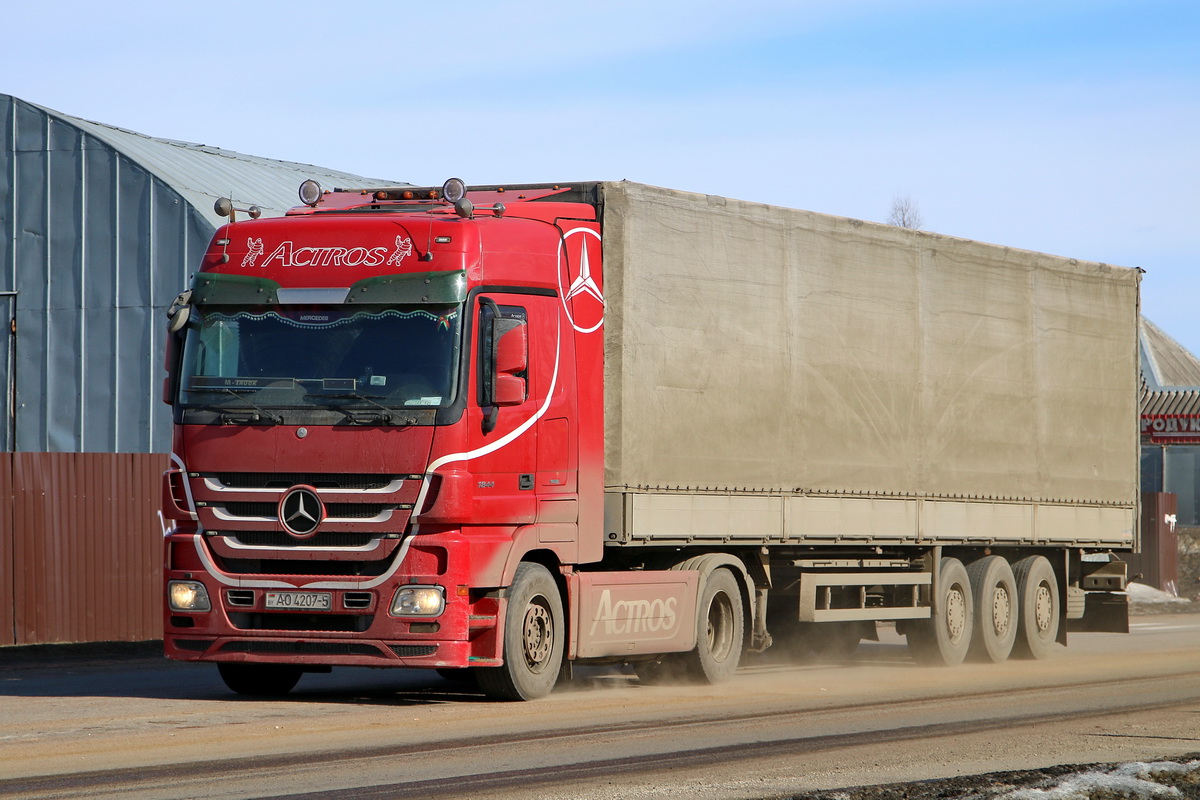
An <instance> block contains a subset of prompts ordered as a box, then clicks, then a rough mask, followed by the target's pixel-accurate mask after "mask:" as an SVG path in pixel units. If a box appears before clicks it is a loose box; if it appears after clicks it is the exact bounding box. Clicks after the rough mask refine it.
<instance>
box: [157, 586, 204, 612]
mask: <svg viewBox="0 0 1200 800" xmlns="http://www.w3.org/2000/svg"><path fill="white" fill-rule="evenodd" d="M167 602H169V603H170V605H171V610H172V611H210V610H212V604H211V603H209V602H208V590H207V589H205V588H204V584H203V583H200V582H199V581H168V582H167Z"/></svg>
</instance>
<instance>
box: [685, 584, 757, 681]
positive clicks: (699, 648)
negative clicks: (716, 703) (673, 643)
mask: <svg viewBox="0 0 1200 800" xmlns="http://www.w3.org/2000/svg"><path fill="white" fill-rule="evenodd" d="M744 638H745V621H744V620H743V618H742V592H741V589H740V588H739V587H738V582H737V579H736V578H734V577H733V573H731V572H730V571H729V570H727V569H717V570H714V571H713V572H712V574H710V575H709V576H708V580H707V581H705V583H704V593H703V594H701V595H700V603H699V604H698V606H697V608H696V649H695V650H692V651H691V652H689V653H685V654H684V655H683V664H684V667H685V671H686V673H687V675H688V677H690V678H692V679H694V680H696V681H699V682H702V683H720V682H721V681H725V680H728V679H729V678H731V677H733V673H734V672H735V671H736V670H737V667H738V662H739V661H740V660H741V657H742V644H743V639H744Z"/></svg>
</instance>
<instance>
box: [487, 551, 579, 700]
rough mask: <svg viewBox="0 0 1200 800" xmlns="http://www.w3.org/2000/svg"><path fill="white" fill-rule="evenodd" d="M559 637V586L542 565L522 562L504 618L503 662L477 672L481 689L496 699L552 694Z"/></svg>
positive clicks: (560, 654) (560, 651)
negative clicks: (497, 665)
mask: <svg viewBox="0 0 1200 800" xmlns="http://www.w3.org/2000/svg"><path fill="white" fill-rule="evenodd" d="M563 634H564V627H563V610H562V597H561V596H560V595H559V592H558V584H556V583H555V582H554V578H553V577H551V575H550V572H549V570H547V569H546V568H545V567H543V566H542V565H541V564H534V563H530V562H528V561H526V562H524V563H522V564H520V565H519V566H518V567H517V572H516V575H515V576H513V582H512V586H511V587H510V588H509V592H508V609H507V611H506V612H505V615H504V664H503V665H501V666H499V667H478V668H476V671H475V677H476V680H478V681H479V688H480V689H482V690H483V692H484V694H486V695H488V696H489V697H492V698H494V699H496V700H536V699H537V698H539V697H545V696H546V695H548V694H550V690H551V689H553V688H554V684H555V682H556V681H557V680H558V673H559V669H560V668H561V666H562V657H563V640H564V637H563Z"/></svg>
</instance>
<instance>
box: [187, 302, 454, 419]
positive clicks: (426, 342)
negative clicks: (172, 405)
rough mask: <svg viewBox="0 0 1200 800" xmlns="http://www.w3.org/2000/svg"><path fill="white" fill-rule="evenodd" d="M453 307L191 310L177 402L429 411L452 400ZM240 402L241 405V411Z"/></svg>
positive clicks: (286, 307)
mask: <svg viewBox="0 0 1200 800" xmlns="http://www.w3.org/2000/svg"><path fill="white" fill-rule="evenodd" d="M460 319H461V309H460V307H459V306H457V305H453V306H427V307H411V306H407V307H401V308H387V307H380V306H374V307H372V306H355V307H353V308H347V307H345V306H322V307H315V306H307V307H301V306H264V307H254V308H248V307H246V306H224V307H223V306H208V307H204V308H196V309H193V313H192V316H191V318H190V320H189V322H188V334H187V340H186V343H185V345H184V352H183V375H182V376H181V377H182V380H181V381H180V402H181V403H182V404H183V405H185V406H195V405H204V406H214V405H217V406H224V405H235V406H236V405H238V403H237V401H236V400H235V399H234V398H233V397H230V394H231V393H232V394H236V395H237V396H238V397H240V398H244V399H245V400H246V401H248V402H249V403H250V404H253V405H254V406H257V407H263V408H268V407H270V408H306V407H309V408H311V407H314V406H317V407H330V406H338V407H344V406H347V405H359V404H361V405H366V406H372V407H377V406H385V407H389V408H416V407H427V408H435V407H439V406H446V405H449V404H450V403H451V402H452V401H453V399H454V393H455V389H456V386H455V383H456V378H457V375H458V351H459V323H460ZM242 405H245V404H242Z"/></svg>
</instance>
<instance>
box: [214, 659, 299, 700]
mask: <svg viewBox="0 0 1200 800" xmlns="http://www.w3.org/2000/svg"><path fill="white" fill-rule="evenodd" d="M217 671H218V672H220V673H221V680H223V681H225V685H226V686H228V687H229V688H230V689H232V690H233V691H235V692H237V693H238V694H247V695H257V696H259V697H282V696H283V695H285V694H287V693H288V692H290V691H291V690H292V689H293V688H294V687H295V686H296V684H297V683H298V682H299V680H300V676H301V675H302V674H304V670H303V669H301V668H300V667H294V666H292V665H290V664H230V663H221V664H217Z"/></svg>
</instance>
